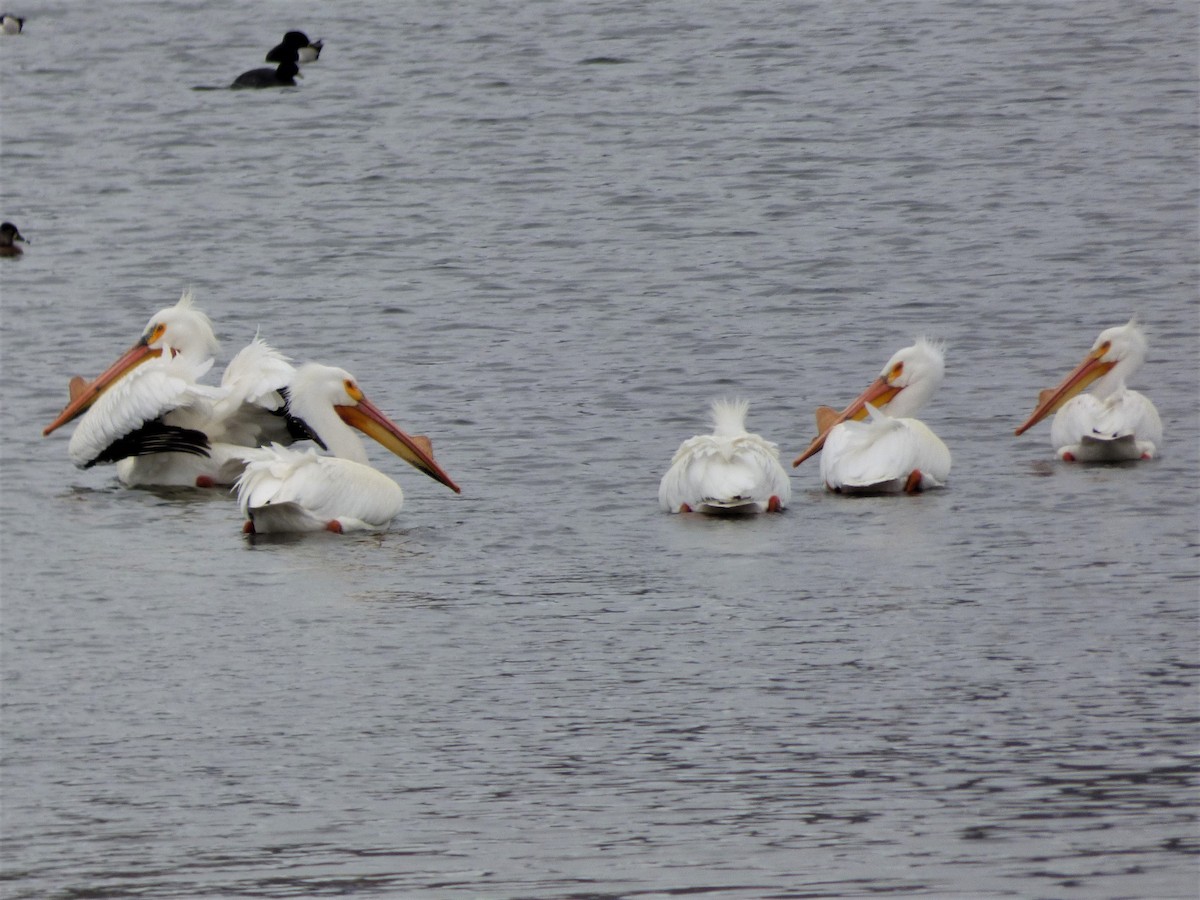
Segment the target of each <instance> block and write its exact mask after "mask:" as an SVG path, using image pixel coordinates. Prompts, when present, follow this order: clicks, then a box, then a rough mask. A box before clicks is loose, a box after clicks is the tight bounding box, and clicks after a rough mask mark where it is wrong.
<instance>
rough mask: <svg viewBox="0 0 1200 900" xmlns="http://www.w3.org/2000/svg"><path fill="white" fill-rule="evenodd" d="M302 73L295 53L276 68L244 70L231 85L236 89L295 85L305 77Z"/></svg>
mask: <svg viewBox="0 0 1200 900" xmlns="http://www.w3.org/2000/svg"><path fill="white" fill-rule="evenodd" d="M303 77H304V76H303V75H301V74H300V67H299V66H298V65H297V64H296V57H295V54H294V53H293V55H292V58H291V59H285V60H283V62H281V63H280V64H279V65H278V66H277V67H276V68H274V69H251V70H250V71H249V72H243V73H242V74H241V75H239V76H238V77H237V78H235V79H234V82H233V84H232V85H230V87H232V88H233V89H235V90H241V89H242V88H273V87H295V86H296V79H297V78H303Z"/></svg>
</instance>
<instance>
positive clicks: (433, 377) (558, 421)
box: [0, 0, 1200, 900]
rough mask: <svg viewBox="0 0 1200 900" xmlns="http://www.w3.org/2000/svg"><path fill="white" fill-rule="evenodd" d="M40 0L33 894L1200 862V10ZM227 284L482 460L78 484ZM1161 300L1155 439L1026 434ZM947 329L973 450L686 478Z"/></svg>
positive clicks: (20, 426) (12, 741) (1000, 884)
mask: <svg viewBox="0 0 1200 900" xmlns="http://www.w3.org/2000/svg"><path fill="white" fill-rule="evenodd" d="M11 11H12V12H15V13H17V14H24V15H27V16H28V21H27V23H26V33H25V34H24V35H22V36H20V37H18V38H0V79H2V80H0V84H2V86H3V87H2V91H3V93H2V108H0V113H2V118H0V139H2V154H0V156H2V159H0V164H2V172H0V190H2V201H0V202H2V205H0V216H2V217H3V218H5V219H11V220H12V221H14V222H16V223H17V225H18V226H19V227H20V229H21V231H22V232H23V233H24V235H25V236H26V237H27V238H29V239H30V241H31V244H30V245H29V247H28V248H27V252H26V253H25V255H24V257H23V258H21V259H18V260H11V259H6V260H0V263H2V265H0V287H2V297H0V305H2V316H0V328H2V333H0V338H2V342H0V351H2V353H0V381H2V386H3V397H4V402H3V406H2V408H0V422H2V423H3V434H4V437H5V443H4V445H3V451H2V456H0V476H2V486H3V491H2V492H0V505H2V509H3V521H4V528H3V539H2V541H0V549H2V559H0V562H2V564H3V568H2V581H0V590H2V600H3V605H2V619H0V624H2V634H3V637H2V645H0V650H2V654H0V667H2V674H3V682H2V688H3V689H2V694H0V699H2V702H3V718H2V726H3V744H2V748H3V778H2V781H0V790H2V797H0V799H2V820H0V822H2V836H3V847H2V849H3V854H2V858H3V867H2V875H3V880H2V881H0V890H2V892H3V896H4V897H6V898H14V900H15V898H83V897H89V898H99V897H180V898H196V897H244V896H253V897H320V896H334V895H339V896H340V895H354V896H383V897H431V898H432V897H436V898H448V900H453V898H480V897H487V898H606V900H609V898H634V897H637V898H653V897H670V896H687V895H698V896H716V897H730V898H767V897H773V898H784V897H790V898H800V897H866V896H876V895H894V896H920V897H965V896H979V897H1065V898H1074V897H1088V898H1094V897H1113V898H1117V897H1131V898H1132V897H1136V898H1183V897H1188V898H1190V897H1194V896H1196V891H1197V865H1196V863H1197V850H1198V849H1200V832H1198V828H1197V810H1198V808H1200V802H1198V801H1200V797H1198V795H1197V747H1198V741H1197V739H1198V737H1200V729H1198V728H1197V721H1198V718H1200V717H1198V715H1197V713H1198V711H1200V710H1198V703H1197V700H1198V695H1197V690H1196V683H1197V665H1198V664H1200V660H1198V658H1197V652H1196V651H1197V648H1198V627H1197V626H1198V619H1200V617H1198V615H1197V612H1198V603H1197V600H1198V583H1200V566H1198V563H1197V546H1198V545H1200V540H1198V527H1197V526H1198V519H1197V508H1198V507H1197V501H1198V499H1200V497H1198V496H1197V483H1198V479H1197V448H1198V447H1200V422H1198V417H1197V405H1196V396H1197V388H1198V387H1200V383H1198V382H1200V379H1198V376H1197V369H1196V361H1197V349H1198V346H1200V341H1198V332H1200V327H1198V326H1200V317H1198V315H1197V311H1198V306H1197V283H1198V271H1200V269H1198V252H1197V248H1198V245H1200V240H1198V238H1200V235H1198V227H1197V221H1198V218H1197V209H1198V205H1197V200H1198V195H1200V190H1198V188H1200V165H1198V162H1200V152H1198V149H1197V148H1198V144H1197V131H1198V129H1197V97H1198V91H1197V57H1198V53H1197V33H1198V31H1197V27H1198V22H1197V8H1196V6H1195V4H1193V3H1190V2H1166V3H1157V4H1148V3H1139V2H1129V0H1113V2H1090V3H1078V4H1070V3H1059V2H1045V3H1035V2H1029V3H1024V2H1013V3H996V4H988V3H977V2H965V0H964V2H957V3H950V2H947V3H918V4H909V3H896V2H882V3H869V4H866V3H862V4H860V3H844V4H843V3H717V2H686V0H673V2H657V3H645V2H638V3H623V2H597V3H572V2H523V3H512V2H505V0H500V2H487V3H483V2H477V0H464V2H460V3H454V4H448V3H447V4H441V3H392V2H388V0H364V2H361V3H339V4H327V3H317V2H313V0H287V2H284V0H264V2H260V3H255V4H245V3H234V2H211V0H203V2H199V0H197V2H191V3H187V2H141V3H120V2H116V3H104V4H99V3H81V2H68V0H58V2H54V0H49V2H44V3H37V4H32V3H30V4H28V5H27V8H26V9H24V10H22V9H21V8H20V7H19V6H16V5H14V6H13V7H12V9H11ZM295 27H300V28H303V29H304V30H306V31H307V32H308V33H309V35H310V36H312V37H314V38H315V37H318V36H319V37H323V38H324V39H325V40H326V42H327V44H326V50H325V52H324V54H323V55H322V58H321V60H320V61H319V62H318V63H316V64H315V65H312V66H310V67H308V68H306V69H305V73H304V74H305V78H304V79H303V80H302V82H301V84H300V86H299V87H298V88H296V89H294V90H286V91H278V92H272V91H268V92H231V91H224V90H219V91H195V90H193V89H192V88H193V87H195V86H222V85H227V84H228V83H229V82H231V81H232V80H233V78H234V77H235V76H236V75H237V74H238V73H239V72H241V71H244V70H246V69H249V68H254V67H256V66H258V65H262V64H263V63H262V62H261V60H262V56H263V54H264V53H265V52H266V50H267V48H269V47H270V46H272V45H273V44H274V43H275V42H277V41H278V39H279V37H280V36H281V35H282V33H283V31H284V30H286V29H288V28H295ZM186 287H191V288H193V289H194V290H195V292H196V295H197V302H198V304H199V305H200V306H201V307H202V308H204V309H205V310H207V311H208V312H209V313H210V314H211V316H212V317H213V320H214V322H215V324H216V328H217V331H218V334H219V336H220V337H221V338H222V340H223V348H222V354H221V358H220V360H219V362H218V365H221V364H223V363H224V361H226V360H227V359H228V358H229V357H230V356H231V355H232V354H233V353H234V352H236V350H237V349H238V348H240V347H241V346H243V345H244V344H245V343H246V342H247V341H249V340H250V338H251V337H252V336H253V334H254V333H255V330H256V329H258V328H260V327H261V329H262V334H263V336H264V337H265V338H266V339H267V340H268V341H269V342H271V343H272V344H274V345H275V346H277V347H278V348H279V349H281V350H283V351H284V352H286V353H288V354H289V355H291V356H292V357H293V358H295V359H297V360H307V359H319V360H321V361H324V362H330V363H336V364H338V365H342V366H344V367H346V368H348V369H349V370H350V371H352V372H353V373H354V374H355V375H356V376H357V377H358V379H359V381H360V383H361V384H362V386H363V388H364V390H365V391H366V392H367V395H368V396H369V397H371V399H372V400H373V401H374V402H375V403H376V404H377V405H378V406H380V407H381V408H383V409H384V410H386V411H388V412H389V413H390V414H391V415H392V416H393V418H395V419H396V420H397V421H398V422H399V423H400V424H401V425H402V426H403V427H405V428H407V429H409V430H410V431H413V432H419V433H425V434H428V435H430V436H431V438H432V439H433V441H434V445H435V447H436V450H437V455H438V458H439V460H440V462H441V463H442V464H443V465H444V467H445V468H446V470H447V471H448V472H449V473H450V475H451V476H452V477H453V478H455V479H456V480H457V481H458V482H459V483H460V484H461V485H462V486H463V493H462V495H461V496H455V495H453V494H451V493H450V492H449V491H447V490H446V489H445V488H443V487H441V486H440V485H438V484H435V483H434V482H433V481H431V480H429V479H426V478H424V477H423V476H421V475H420V474H419V473H417V472H415V471H414V470H412V469H409V468H407V467H406V466H404V464H403V463H402V462H400V461H399V460H397V459H395V458H388V457H387V456H386V454H384V453H383V451H382V450H380V449H379V448H376V452H373V454H372V458H373V460H374V461H375V463H376V464H377V465H378V466H379V467H380V468H381V469H383V470H384V471H386V472H388V473H389V474H390V475H392V476H393V477H395V478H397V479H398V480H399V481H400V482H401V483H402V485H403V487H404V489H405V491H406V492H407V498H408V499H407V506H406V509H405V511H404V512H403V513H402V514H401V516H400V518H398V519H397V520H396V522H395V523H394V524H393V527H392V529H391V530H390V531H389V532H387V533H386V534H382V535H367V536H345V537H340V536H335V535H325V534H323V535H317V536H309V537H304V538H303V539H296V538H279V539H275V540H263V539H251V538H247V537H245V536H243V535H242V534H241V531H240V524H241V523H240V519H239V516H238V514H237V510H236V508H235V505H234V504H233V502H232V501H231V499H230V498H229V497H228V496H226V495H225V494H224V493H223V492H218V491H212V492H186V491H185V492H177V493H170V492H152V491H130V490H125V489H122V488H120V487H119V486H118V485H117V484H116V480H115V474H114V472H113V471H112V469H111V468H97V469H93V470H89V471H86V472H83V471H78V470H75V469H74V468H73V467H72V466H71V464H70V462H69V460H68V458H67V452H66V443H67V438H66V434H67V433H68V432H69V429H65V430H64V432H63V433H60V434H56V435H54V436H52V437H51V438H48V439H43V438H42V437H41V436H40V430H41V427H42V426H43V425H45V424H46V423H47V422H49V421H50V420H51V419H52V418H53V417H54V415H55V414H56V413H57V412H58V410H59V409H60V408H61V406H62V405H63V403H64V402H65V399H66V383H67V379H68V378H69V377H70V376H71V375H73V374H76V373H79V374H84V375H95V374H96V373H98V372H99V371H100V369H101V368H102V367H103V366H105V365H107V364H108V363H109V362H111V361H112V360H113V359H115V358H116V355H117V354H118V352H119V351H121V350H123V349H124V348H125V347H127V346H129V345H130V344H131V343H132V342H133V341H134V339H135V338H136V337H137V336H138V334H139V333H140V330H141V328H142V326H143V325H144V324H145V322H146V320H147V319H148V318H149V316H150V315H151V313H153V312H154V311H155V310H157V309H159V308H161V307H163V306H167V305H170V304H172V303H173V302H174V301H175V300H176V299H177V297H178V296H179V293H180V291H181V290H182V289H184V288H186ZM1133 314H1137V315H1138V316H1139V317H1140V319H1141V320H1142V321H1143V322H1144V323H1145V326H1146V329H1147V332H1148V334H1149V338H1150V342H1151V352H1150V357H1149V360H1148V362H1147V364H1146V366H1145V368H1144V369H1143V370H1142V372H1141V373H1139V374H1138V376H1137V377H1136V378H1135V380H1134V382H1133V383H1132V384H1131V387H1136V388H1138V389H1141V390H1144V391H1145V392H1146V393H1147V394H1148V395H1149V396H1150V397H1151V398H1152V399H1153V400H1154V401H1155V402H1156V403H1157V405H1158V408H1159V410H1160V413H1161V415H1162V418H1163V422H1164V427H1165V434H1166V437H1165V440H1164V446H1163V448H1162V454H1161V458H1160V459H1158V460H1155V461H1153V462H1150V463H1143V464H1136V465H1127V466H1115V467H1082V466H1071V465H1067V464H1063V463H1059V462H1057V461H1056V460H1055V459H1054V455H1053V452H1052V448H1051V447H1050V445H1049V426H1048V424H1043V425H1041V426H1039V427H1038V428H1036V429H1035V430H1034V431H1032V432H1031V433H1030V434H1027V435H1025V436H1023V437H1021V438H1015V437H1014V436H1013V433H1012V432H1013V429H1014V428H1015V427H1016V425H1018V424H1019V423H1020V422H1021V421H1022V420H1023V419H1024V417H1025V416H1026V415H1027V414H1028V412H1029V411H1030V410H1031V409H1032V407H1033V404H1034V402H1035V399H1036V396H1037V392H1038V391H1039V390H1040V389H1041V388H1044V387H1048V386H1050V385H1051V384H1053V383H1055V382H1056V381H1057V380H1058V379H1059V378H1060V377H1061V376H1062V375H1063V374H1064V373H1065V372H1066V371H1067V369H1068V368H1069V367H1071V366H1073V365H1074V364H1075V363H1076V362H1077V361H1078V360H1079V359H1080V358H1082V356H1083V354H1084V352H1085V351H1086V350H1087V349H1088V348H1089V347H1090V346H1091V343H1092V341H1093V339H1094V338H1095V336H1096V334H1097V333H1099V331H1100V330H1102V329H1103V328H1105V327H1108V326H1110V325H1115V324H1120V323H1123V322H1125V321H1126V320H1127V319H1128V318H1129V317H1130V316H1131V315H1133ZM919 334H928V335H930V336H931V337H936V338H940V339H943V340H945V341H946V343H947V360H948V374H947V378H946V382H945V384H944V385H943V387H942V389H941V391H940V393H939V394H938V395H937V396H936V397H935V398H934V400H933V401H932V402H931V403H930V405H929V406H928V407H927V408H926V410H925V411H924V412H923V414H922V418H923V419H924V420H925V421H926V422H927V423H928V424H929V425H930V426H931V427H932V428H933V429H934V430H935V431H936V432H937V433H938V434H939V435H940V436H941V437H942V438H943V439H944V440H945V442H946V443H947V445H948V446H949V447H950V448H951V451H952V452H953V454H954V469H953V471H952V473H951V476H950V482H949V485H948V487H947V489H945V490H943V491H939V492H933V493H928V494H925V495H921V496H918V497H911V498H872V499H848V498H843V497H839V496H835V495H831V494H827V493H826V492H825V491H824V490H823V489H822V488H821V486H820V483H819V477H818V474H817V461H816V460H813V461H810V462H809V463H806V464H805V465H804V466H803V467H801V468H800V469H797V470H794V471H793V479H794V481H793V484H794V488H795V493H794V498H793V503H792V506H791V508H790V509H789V510H788V511H787V512H786V514H784V515H782V516H767V517H762V518H760V519H757V520H750V521H714V520H698V519H695V518H692V517H681V516H668V515H664V514H661V513H660V512H659V511H658V508H657V504H656V491H657V485H658V480H659V478H660V477H661V476H662V474H663V472H664V471H665V470H666V468H667V465H668V463H669V460H670V457H671V455H672V453H673V452H674V450H675V448H676V447H677V446H678V444H679V442H680V441H681V440H683V439H684V438H686V437H689V436H691V435H692V434H695V433H697V432H699V431H702V430H705V428H706V426H707V406H708V403H709V401H710V399H712V398H713V397H716V396H740V397H745V398H746V399H748V400H750V401H751V403H752V408H751V413H750V426H751V428H752V430H755V431H758V432H760V433H762V434H763V435H765V436H766V437H768V438H770V439H772V440H774V441H776V442H778V443H779V444H780V445H781V448H782V450H783V453H784V455H785V457H786V458H787V459H791V457H793V456H794V455H795V454H797V453H798V452H800V451H801V450H802V449H803V448H804V447H805V446H807V443H808V441H809V439H810V438H811V437H812V435H813V433H814V425H813V420H812V411H813V409H814V408H815V407H816V406H818V405H820V404H832V405H841V404H844V403H845V402H847V401H848V400H849V399H850V398H851V397H853V396H854V395H855V394H857V392H858V391H859V390H860V389H862V388H863V387H865V385H866V383H867V382H868V381H869V380H870V379H871V378H872V377H873V376H874V375H875V374H877V372H878V371H879V369H880V367H882V365H883V363H884V361H885V360H886V359H887V358H888V357H889V356H890V355H891V353H892V352H893V351H894V350H896V349H898V348H899V347H902V346H905V345H906V344H908V343H911V341H912V338H913V337H915V336H917V335H919Z"/></svg>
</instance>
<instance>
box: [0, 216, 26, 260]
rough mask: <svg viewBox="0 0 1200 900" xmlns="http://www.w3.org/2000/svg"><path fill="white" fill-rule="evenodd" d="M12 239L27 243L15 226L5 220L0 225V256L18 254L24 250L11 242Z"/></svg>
mask: <svg viewBox="0 0 1200 900" xmlns="http://www.w3.org/2000/svg"><path fill="white" fill-rule="evenodd" d="M13 241H20V242H21V243H23V244H27V243H29V242H28V241H27V240H25V238H23V237H21V232H19V231H17V226H16V225H14V224H13V223H12V222H5V223H4V224H3V225H0V256H20V255H21V254H22V253H24V252H25V251H24V250H22V249H21V248H20V247H18V246H16V245H15V244H13Z"/></svg>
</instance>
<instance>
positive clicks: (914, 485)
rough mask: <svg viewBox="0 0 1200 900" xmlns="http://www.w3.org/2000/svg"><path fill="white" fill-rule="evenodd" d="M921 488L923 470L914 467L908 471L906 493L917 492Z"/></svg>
mask: <svg viewBox="0 0 1200 900" xmlns="http://www.w3.org/2000/svg"><path fill="white" fill-rule="evenodd" d="M920 490H921V470H920V469H913V470H912V471H911V472H909V473H908V480H907V481H906V482H904V493H906V494H915V493H917V492H918V491H920Z"/></svg>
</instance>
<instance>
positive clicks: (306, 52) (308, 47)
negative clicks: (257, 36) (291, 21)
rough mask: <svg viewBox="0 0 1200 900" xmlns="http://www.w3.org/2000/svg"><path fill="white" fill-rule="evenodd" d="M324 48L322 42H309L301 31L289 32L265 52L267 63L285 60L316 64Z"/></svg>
mask: <svg viewBox="0 0 1200 900" xmlns="http://www.w3.org/2000/svg"><path fill="white" fill-rule="evenodd" d="M324 46H325V42H324V41H311V42H310V41H309V39H308V35H306V34H305V33H304V32H303V31H289V32H288V33H287V34H285V35H284V36H283V40H282V41H281V42H280V43H278V44H276V45H275V46H274V47H272V48H271V49H270V50H268V51H267V62H273V63H279V62H283V61H284V60H287V59H294V60H297V61H298V62H301V63H310V62H316V61H317V59H318V58H319V57H320V56H321V48H322V47H324Z"/></svg>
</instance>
